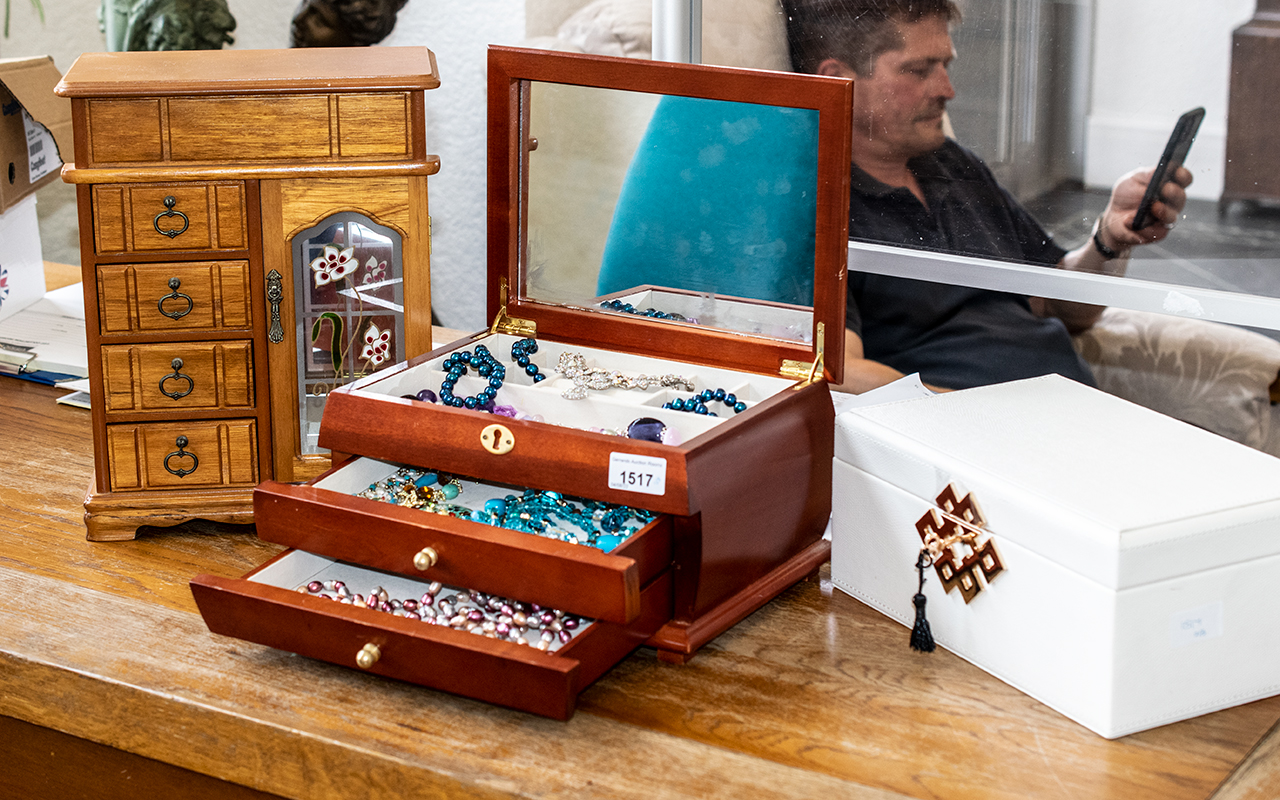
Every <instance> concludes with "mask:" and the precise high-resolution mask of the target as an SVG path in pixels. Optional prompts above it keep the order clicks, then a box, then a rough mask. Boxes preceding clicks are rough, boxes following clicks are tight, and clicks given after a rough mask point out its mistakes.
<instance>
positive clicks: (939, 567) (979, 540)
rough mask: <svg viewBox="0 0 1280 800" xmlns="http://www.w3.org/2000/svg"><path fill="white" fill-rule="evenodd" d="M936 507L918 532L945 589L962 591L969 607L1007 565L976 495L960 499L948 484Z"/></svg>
mask: <svg viewBox="0 0 1280 800" xmlns="http://www.w3.org/2000/svg"><path fill="white" fill-rule="evenodd" d="M936 503H937V508H931V509H929V510H928V511H927V512H925V515H924V516H923V517H921V518H920V519H919V520H917V521H916V532H917V533H919V534H920V539H921V541H923V542H924V549H925V550H926V551H927V552H928V554H929V559H930V560H931V561H932V562H933V568H934V570H935V571H937V573H938V580H940V581H942V586H943V588H944V589H945V590H946V591H948V592H950V591H951V590H952V589H956V588H958V589H959V590H960V594H961V595H963V596H964V601H965V602H966V603H968V602H970V601H972V600H973V598H975V597H977V596H978V593H979V592H981V591H982V588H983V585H984V584H990V583H991V581H992V580H994V579H995V577H996V576H997V575H999V574H1000V573H1001V572H1003V571H1004V564H1003V563H1002V562H1001V561H1000V554H999V553H998V552H996V545H995V541H994V540H992V538H991V533H990V531H988V530H987V529H986V524H987V523H986V519H985V518H984V517H983V516H982V511H981V510H980V509H979V508H978V502H977V501H976V500H974V499H973V495H972V494H967V495H965V496H964V499H960V498H959V496H958V492H957V491H956V487H955V485H954V484H948V485H947V488H946V489H943V490H942V493H941V494H939V495H938V498H937V500H936ZM979 574H981V575H982V580H981V581H980V580H979V579H978V575H979Z"/></svg>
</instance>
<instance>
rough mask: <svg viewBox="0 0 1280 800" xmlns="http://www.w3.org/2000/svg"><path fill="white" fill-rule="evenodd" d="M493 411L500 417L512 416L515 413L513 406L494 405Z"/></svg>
mask: <svg viewBox="0 0 1280 800" xmlns="http://www.w3.org/2000/svg"><path fill="white" fill-rule="evenodd" d="M493 413H495V414H497V415H498V416H500V417H512V418H514V417H515V415H516V408H515V406H494V407H493Z"/></svg>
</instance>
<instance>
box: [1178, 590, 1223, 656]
mask: <svg viewBox="0 0 1280 800" xmlns="http://www.w3.org/2000/svg"><path fill="white" fill-rule="evenodd" d="M1221 635H1222V601H1221V600H1219V601H1217V602H1216V603H1208V604H1206V605H1203V606H1197V607H1196V608H1190V609H1187V610H1186V611H1179V612H1177V613H1176V614H1173V615H1172V616H1170V617H1169V645H1170V646H1171V647H1184V646H1186V645H1189V644H1191V643H1192V642H1203V641H1207V640H1209V639H1216V638H1218V637H1219V636H1221Z"/></svg>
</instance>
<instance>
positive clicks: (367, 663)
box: [356, 643, 382, 669]
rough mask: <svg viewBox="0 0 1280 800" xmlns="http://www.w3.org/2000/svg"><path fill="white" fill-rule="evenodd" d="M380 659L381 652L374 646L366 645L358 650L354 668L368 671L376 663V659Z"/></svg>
mask: <svg viewBox="0 0 1280 800" xmlns="http://www.w3.org/2000/svg"><path fill="white" fill-rule="evenodd" d="M380 658H382V651H381V650H379V649H378V646H377V645H376V644H372V643H371V644H366V645H365V646H364V647H361V648H360V652H359V653H356V666H357V667H359V668H360V669H368V668H369V667H372V666H373V665H374V664H377V663H378V659H380Z"/></svg>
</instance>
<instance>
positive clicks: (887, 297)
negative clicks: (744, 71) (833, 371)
mask: <svg viewBox="0 0 1280 800" xmlns="http://www.w3.org/2000/svg"><path fill="white" fill-rule="evenodd" d="M784 5H785V6H786V7H787V13H788V36H789V40H790V45H791V55H792V62H793V64H794V66H795V68H796V69H797V70H798V71H802V72H811V73H816V74H819V75H832V76H840V77H848V78H852V79H853V80H854V92H853V131H854V132H853V164H852V165H851V169H852V191H851V194H850V210H849V217H850V225H849V236H850V238H852V239H859V240H864V241H874V242H884V243H889V244H902V245H908V246H912V247H924V248H928V249H935V250H941V251H945V252H951V253H960V254H964V255H973V256H980V257H984V258H997V259H1007V260H1013V261H1017V262H1021V263H1033V264H1043V265H1048V266H1058V267H1060V268H1063V269H1069V270H1082V271H1088V272H1097V273H1107V274H1122V273H1123V271H1124V266H1125V263H1126V261H1127V258H1128V254H1129V250H1130V249H1131V248H1132V247H1135V246H1139V245H1142V244H1147V243H1150V242H1155V241H1159V240H1161V239H1163V238H1164V237H1165V236H1166V235H1168V232H1169V229H1170V228H1171V227H1172V226H1173V223H1174V222H1175V220H1176V219H1177V217H1178V214H1179V213H1181V211H1182V209H1183V207H1184V206H1185V204H1186V191H1185V188H1186V187H1187V186H1188V185H1190V183H1191V173H1190V172H1189V171H1187V170H1186V168H1184V167H1178V168H1177V169H1176V170H1174V171H1173V172H1172V174H1171V176H1170V180H1169V181H1167V182H1166V183H1165V184H1164V186H1163V187H1162V188H1161V189H1160V191H1159V194H1158V197H1159V199H1158V200H1157V201H1156V202H1155V203H1154V204H1152V206H1151V211H1150V213H1151V217H1152V221H1151V222H1150V224H1148V225H1146V226H1145V227H1142V228H1141V229H1140V230H1136V231H1135V230H1133V229H1132V227H1131V226H1132V224H1133V222H1134V219H1135V216H1136V214H1137V211H1138V207H1139V204H1140V203H1141V201H1142V198H1143V194H1144V192H1145V191H1146V188H1147V184H1148V183H1149V182H1150V180H1151V177H1152V172H1153V171H1152V170H1151V169H1146V170H1135V171H1133V172H1131V173H1129V174H1128V175H1125V176H1124V177H1123V178H1121V179H1120V180H1119V181H1118V182H1117V183H1116V185H1115V187H1114V188H1113V189H1112V192H1111V198H1110V201H1109V202H1108V204H1107V207H1106V209H1105V210H1104V211H1103V213H1102V215H1101V217H1100V218H1099V219H1098V222H1097V225H1096V226H1095V228H1094V233H1093V236H1092V237H1091V238H1090V240H1089V241H1087V242H1085V243H1084V244H1082V245H1081V246H1079V247H1077V248H1076V249H1074V250H1070V251H1068V250H1066V249H1064V248H1062V247H1060V246H1059V245H1057V244H1056V243H1055V242H1054V241H1053V240H1052V238H1051V237H1050V236H1049V234H1048V233H1046V232H1045V231H1044V229H1043V228H1042V227H1041V226H1040V225H1039V223H1037V222H1036V221H1035V219H1034V218H1032V216H1031V215H1030V214H1029V213H1028V212H1027V211H1026V209H1024V208H1023V207H1022V206H1021V204H1019V203H1018V202H1017V201H1016V200H1015V199H1014V198H1013V196H1012V195H1010V194H1009V193H1008V192H1007V191H1005V190H1004V189H1003V188H1002V187H1000V186H999V184H998V183H997V182H996V180H995V178H994V176H993V175H992V174H991V172H990V170H988V169H987V167H986V165H985V164H983V163H982V161H981V160H980V159H979V158H978V157H977V156H975V155H974V154H973V153H971V152H970V151H969V150H967V149H966V148H964V147H963V146H961V145H959V144H958V143H956V142H955V141H953V140H951V139H948V138H947V137H946V136H945V134H944V133H943V112H944V110H945V109H946V104H947V102H948V101H949V100H951V99H952V98H953V97H954V96H955V91H954V89H953V88H952V86H951V81H950V79H949V77H948V75H947V68H948V66H949V65H950V63H951V61H952V59H953V58H954V56H955V53H954V50H953V48H952V43H951V36H950V32H949V25H950V24H951V23H952V22H954V21H956V20H958V19H959V10H958V9H957V7H956V4H955V3H954V2H953V0H787V2H785V3H784ZM1102 310H1103V307H1102V306H1094V305H1086V304H1081V303H1072V302H1067V301H1061V300H1052V299H1045V298H1028V297H1024V296H1020V295H1013V294H1008V293H1004V292H995V291H989V290H982V289H970V288H967V287H962V286H949V285H944V284H935V283H929V282H926V281H916V280H911V279H906V278H893V277H887V276H881V275H869V274H864V273H855V272H850V275H849V298H848V312H847V316H846V343H845V381H844V384H843V385H842V386H840V387H837V388H840V389H843V390H845V391H852V392H863V391H866V390H868V389H872V388H875V387H877V386H881V385H883V384H885V383H889V382H890V381H893V380H896V379H897V378H899V377H901V376H902V375H904V374H909V373H912V372H919V373H920V375H921V378H922V379H923V380H924V381H925V383H927V384H929V385H931V386H934V387H935V388H943V389H961V388H968V387H970V386H979V385H984V384H989V383H999V382H1003V381H1007V380H1017V379H1020V378H1028V377H1034V376H1037V375H1043V374H1048V373H1055V372H1056V373H1059V374H1062V375H1065V376H1067V377H1070V378H1074V379H1076V380H1079V381H1081V382H1083V383H1087V384H1090V385H1092V384H1093V376H1092V374H1091V373H1090V371H1089V367H1088V365H1087V364H1085V362H1084V361H1083V360H1082V359H1081V358H1080V357H1079V356H1078V355H1077V354H1076V352H1075V350H1074V348H1073V347H1072V344H1071V335H1072V334H1073V333H1078V332H1080V331H1083V330H1085V329H1087V328H1088V327H1090V326H1091V325H1093V323H1094V322H1096V321H1097V320H1098V317H1099V316H1100V315H1101V313H1102Z"/></svg>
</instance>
